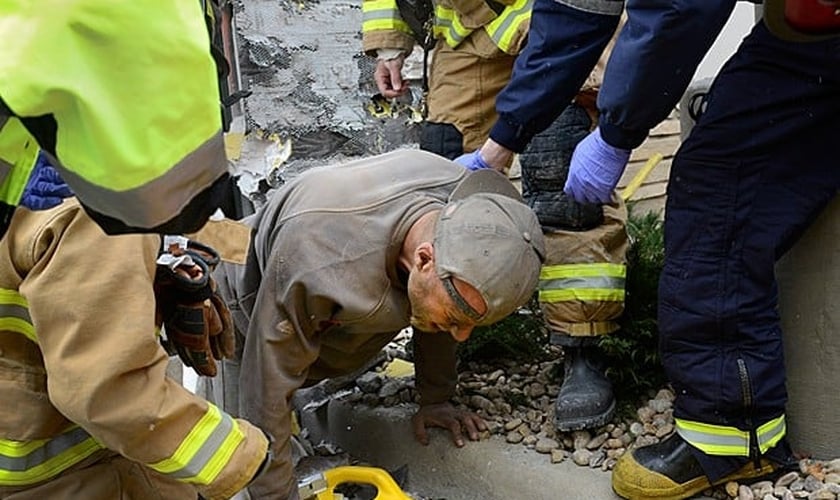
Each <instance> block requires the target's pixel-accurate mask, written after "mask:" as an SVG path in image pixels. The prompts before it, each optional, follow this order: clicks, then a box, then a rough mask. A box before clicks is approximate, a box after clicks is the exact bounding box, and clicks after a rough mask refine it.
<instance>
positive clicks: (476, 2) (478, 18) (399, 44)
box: [362, 0, 533, 55]
mask: <svg viewBox="0 0 840 500" xmlns="http://www.w3.org/2000/svg"><path fill="white" fill-rule="evenodd" d="M491 2H492V7H491ZM434 3H435V13H434V17H435V19H434V27H433V31H434V35H435V37H436V38H438V39H442V40H444V41H445V42H446V43H447V44H448V45H449V46H450V47H452V48H455V47H457V46H458V45H460V44H461V42H463V41H464V40H465V39H466V38H467V37H468V36H470V34H471V33H472V32H473V31H475V30H479V29H481V30H484V31H486V32H487V35H488V36H489V38H490V39H491V40H492V41H493V43H494V44H495V45H496V46H497V47H498V48H499V50H501V51H502V52H504V53H506V54H511V55H515V54H518V53H519V50H520V49H521V48H522V46H523V45H524V43H525V40H526V38H527V35H528V26H529V24H530V21H531V7H532V5H533V0H501V1H498V2H497V1H495V0H435V2H434ZM494 8H495V9H496V10H494ZM497 11H498V12H499V13H498V14H497V13H496V12H497ZM362 44H363V48H364V51H365V52H366V53H368V54H371V55H375V52H376V50H377V49H383V48H390V49H401V50H404V51H406V52H410V51H411V50H412V48H413V47H414V38H413V37H412V31H411V28H409V26H408V24H407V23H406V22H405V21H404V20H403V18H402V16H401V15H400V12H399V9H398V7H397V2H396V0H362Z"/></svg>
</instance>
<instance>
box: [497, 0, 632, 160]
mask: <svg viewBox="0 0 840 500" xmlns="http://www.w3.org/2000/svg"><path fill="white" fill-rule="evenodd" d="M568 3H569V4H573V3H576V4H585V3H587V2H586V1H585V0H579V1H577V2H568ZM595 3H596V4H598V5H600V6H602V8H603V12H601V13H598V14H596V13H593V12H592V11H591V10H590V11H584V10H580V9H579V8H574V7H571V6H569V5H565V4H563V3H560V2H558V1H556V0H536V1H535V3H534V9H533V12H532V15H531V28H530V32H529V35H528V44H527V45H526V46H525V49H524V50H523V51H522V53H521V54H520V55H519V57H517V59H516V64H515V67H514V71H513V75H512V76H511V80H510V82H509V83H508V85H507V86H506V87H505V88H504V89H503V90H502V92H501V93H500V94H499V96H498V97H497V99H496V111H497V112H498V114H499V119H498V121H497V122H496V124H495V125H494V126H493V129H492V130H491V131H490V138H491V139H493V140H494V141H495V142H496V143H498V144H500V145H502V146H504V147H505V148H507V149H509V150H511V151H514V152H522V151H523V150H524V149H525V147H526V146H527V145H528V142H530V140H531V138H532V137H533V136H534V135H536V134H537V133H539V132H541V131H542V130H545V128H547V127H548V126H549V125H550V124H551V123H552V122H553V121H554V120H555V119H556V118H557V117H558V116H559V115H560V113H562V112H563V110H564V109H565V108H566V106H568V104H569V103H570V102H571V101H572V99H573V98H574V96H575V94H576V93H577V92H578V90H580V88H581V86H582V85H583V82H584V81H585V80H586V77H587V76H588V75H589V74H590V72H591V71H592V68H593V67H594V66H595V64H596V63H597V62H598V58H599V57H600V55H601V53H602V52H603V50H604V48H605V47H606V46H607V43H608V42H609V40H610V38H611V37H612V35H613V33H614V31H615V28H616V26H617V24H618V20H619V17H620V15H621V11H622V5H623V2H622V1H621V0H605V1H601V2H595Z"/></svg>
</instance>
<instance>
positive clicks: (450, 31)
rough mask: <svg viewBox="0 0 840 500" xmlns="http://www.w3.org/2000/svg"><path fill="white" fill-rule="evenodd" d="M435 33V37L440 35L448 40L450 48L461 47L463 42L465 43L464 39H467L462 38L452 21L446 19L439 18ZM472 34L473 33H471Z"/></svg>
mask: <svg viewBox="0 0 840 500" xmlns="http://www.w3.org/2000/svg"><path fill="white" fill-rule="evenodd" d="M434 32H435V35H438V34H440V35H443V36H444V37H445V38H446V39H447V42H450V43H449V45H450V46H458V45H460V44H461V42H463V41H464V38H465V37H463V36H461V35H460V34H458V32H457V31H456V30H455V27H454V26H453V22H452V20H451V19H446V18H444V17H438V18H437V23H436V24H435V27H434ZM470 33H472V32H470Z"/></svg>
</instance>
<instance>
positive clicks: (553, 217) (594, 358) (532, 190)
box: [456, 4, 627, 432]
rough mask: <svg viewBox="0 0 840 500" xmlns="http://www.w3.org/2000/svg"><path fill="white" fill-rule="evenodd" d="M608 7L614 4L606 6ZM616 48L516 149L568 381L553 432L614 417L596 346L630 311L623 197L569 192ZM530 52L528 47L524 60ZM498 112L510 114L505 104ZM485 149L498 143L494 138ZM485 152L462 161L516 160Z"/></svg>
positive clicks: (546, 301)
mask: <svg viewBox="0 0 840 500" xmlns="http://www.w3.org/2000/svg"><path fill="white" fill-rule="evenodd" d="M605 6H606V7H608V6H609V5H608V4H602V5H601V7H602V8H604V7H605ZM538 8H539V6H538ZM610 13H613V14H620V13H621V5H620V4H616V5H615V6H613V8H612V10H610ZM619 25H620V22H619ZM532 29H533V36H534V37H535V38H536V39H537V41H539V40H540V37H541V36H542V33H544V31H543V30H544V29H545V24H543V23H540V19H539V18H538V19H536V20H535V21H534V26H533V28H532ZM614 43H615V38H613V39H612V40H611V41H610V43H609V44H608V45H607V48H606V50H604V52H603V54H601V57H600V58H599V59H598V62H597V64H596V65H595V67H594V69H593V70H592V71H591V73H590V74H589V76H588V77H587V78H586V80H585V82H584V83H583V86H582V87H581V88H580V90H579V91H578V92H577V93H576V95H574V97H573V99H572V102H570V103H569V104H568V106H567V107H566V108H565V110H564V111H563V112H562V113H561V114H560V116H559V117H558V118H557V119H556V120H555V121H554V122H553V123H551V124H550V126H549V127H548V128H546V129H545V130H543V131H541V132H540V133H538V134H536V135H534V136H533V137H530V136H529V137H528V139H529V141H524V142H521V143H520V144H518V146H519V149H522V153H521V155H520V156H519V163H520V166H521V169H522V195H523V197H524V198H525V201H526V202H527V203H528V205H529V206H530V207H531V208H532V209H533V210H534V213H536V214H537V217H538V218H539V220H540V224H541V225H542V227H543V230H544V231H545V236H546V249H547V256H546V263H545V266H544V267H543V270H542V273H541V276H540V291H539V303H540V308H541V309H542V312H543V317H544V318H545V320H546V324H547V326H548V328H549V330H550V332H551V336H550V341H551V343H552V344H555V345H560V346H562V347H563V363H564V377H563V383H562V385H561V387H560V392H559V394H558V396H557V400H556V402H555V426H556V427H557V429H558V430H560V431H563V432H567V431H573V430H579V429H588V428H593V427H598V426H600V425H603V424H605V423H606V422H607V421H609V419H610V418H612V416H613V414H614V411H615V395H614V394H613V389H612V383H611V382H610V380H609V379H608V378H607V377H606V375H605V373H604V368H605V367H604V366H602V363H601V360H600V354H601V353H600V351H599V349H598V347H597V346H596V344H597V342H598V339H599V338H600V337H601V336H602V335H608V334H611V333H614V332H616V331H617V330H618V324H617V323H616V320H617V319H618V318H619V317H620V316H621V314H622V312H623V310H624V280H625V274H626V267H625V253H626V250H627V234H626V231H625V224H626V221H627V211H626V208H625V207H624V204H623V202H622V201H621V200H620V199H619V197H618V196H614V197H612V198H611V199H610V200H609V203H607V204H603V203H579V202H577V201H575V200H574V199H573V198H571V197H570V196H568V195H566V194H565V193H564V192H563V188H564V185H565V183H566V178H567V176H568V172H569V163H570V162H571V157H572V152H573V151H574V149H575V146H576V145H577V144H578V143H579V142H580V141H581V140H583V138H585V137H586V136H587V135H588V134H589V132H590V131H591V130H592V129H593V128H595V126H596V125H597V123H598V110H597V107H596V106H595V102H596V99H597V96H598V89H599V88H600V86H601V81H602V80H603V77H604V68H605V67H606V63H607V59H608V58H609V55H610V53H611V49H612V45H613V44H614ZM528 54H529V50H528V48H526V49H525V52H524V53H523V57H527V55H528ZM520 92H521V91H520ZM525 92H526V93H527V92H528V91H527V90H526V91H525ZM508 93H509V91H508V90H505V91H504V92H503V95H502V97H506V98H507V99H508V101H509V100H510V99H511V98H510V97H509V96H508ZM502 97H500V100H501V99H502ZM498 108H499V109H500V110H501V109H505V108H504V105H503V104H499V106H498ZM506 123H507V122H504V123H501V121H500V123H497V124H496V125H495V126H494V128H493V130H494V131H495V130H499V129H502V130H506V129H505V126H506ZM487 143H488V144H495V143H494V142H493V141H492V139H491V140H488V141H487ZM519 149H518V150H519ZM483 150H485V148H484V147H483V148H482V149H480V150H476V151H474V152H472V153H467V154H464V155H462V156H460V157H458V158H457V159H456V161H457V162H458V163H461V164H462V165H464V166H465V167H467V168H468V169H471V170H473V169H477V168H497V169H499V170H502V169H503V168H504V166H505V165H507V164H508V163H509V162H510V158H511V156H512V152H510V153H511V154H509V155H507V156H506V157H505V158H504V160H502V161H499V159H498V158H492V160H493V164H490V163H488V161H487V160H485V159H484V158H483V156H482V155H483V153H482V151H483Z"/></svg>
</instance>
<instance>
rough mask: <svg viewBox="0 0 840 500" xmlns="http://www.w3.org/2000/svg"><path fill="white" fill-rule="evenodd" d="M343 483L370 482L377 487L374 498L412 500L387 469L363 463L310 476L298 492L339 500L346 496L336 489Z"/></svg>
mask: <svg viewBox="0 0 840 500" xmlns="http://www.w3.org/2000/svg"><path fill="white" fill-rule="evenodd" d="M343 483H356V484H369V485H371V486H374V487H376V489H377V493H376V497H375V498H374V500H412V498H411V497H410V496H408V495H407V494H406V493H405V492H404V491H403V490H402V489H400V487H399V485H397V483H396V482H395V481H394V478H392V477H391V475H390V474H388V472H387V471H385V470H383V469H379V468H377V467H365V466H361V465H344V466H341V467H333V468H332V469H328V470H325V471H324V472H322V473H320V474H316V475H314V476H310V477H308V478H307V479H304V480H303V481H302V482H301V484H300V485H298V492H299V494H300V498H302V499H304V500H310V499H314V500H338V499H341V498H344V497H343V496H342V495H341V494H339V493H335V492H334V490H335V488H336V486H338V485H340V484H343Z"/></svg>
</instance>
